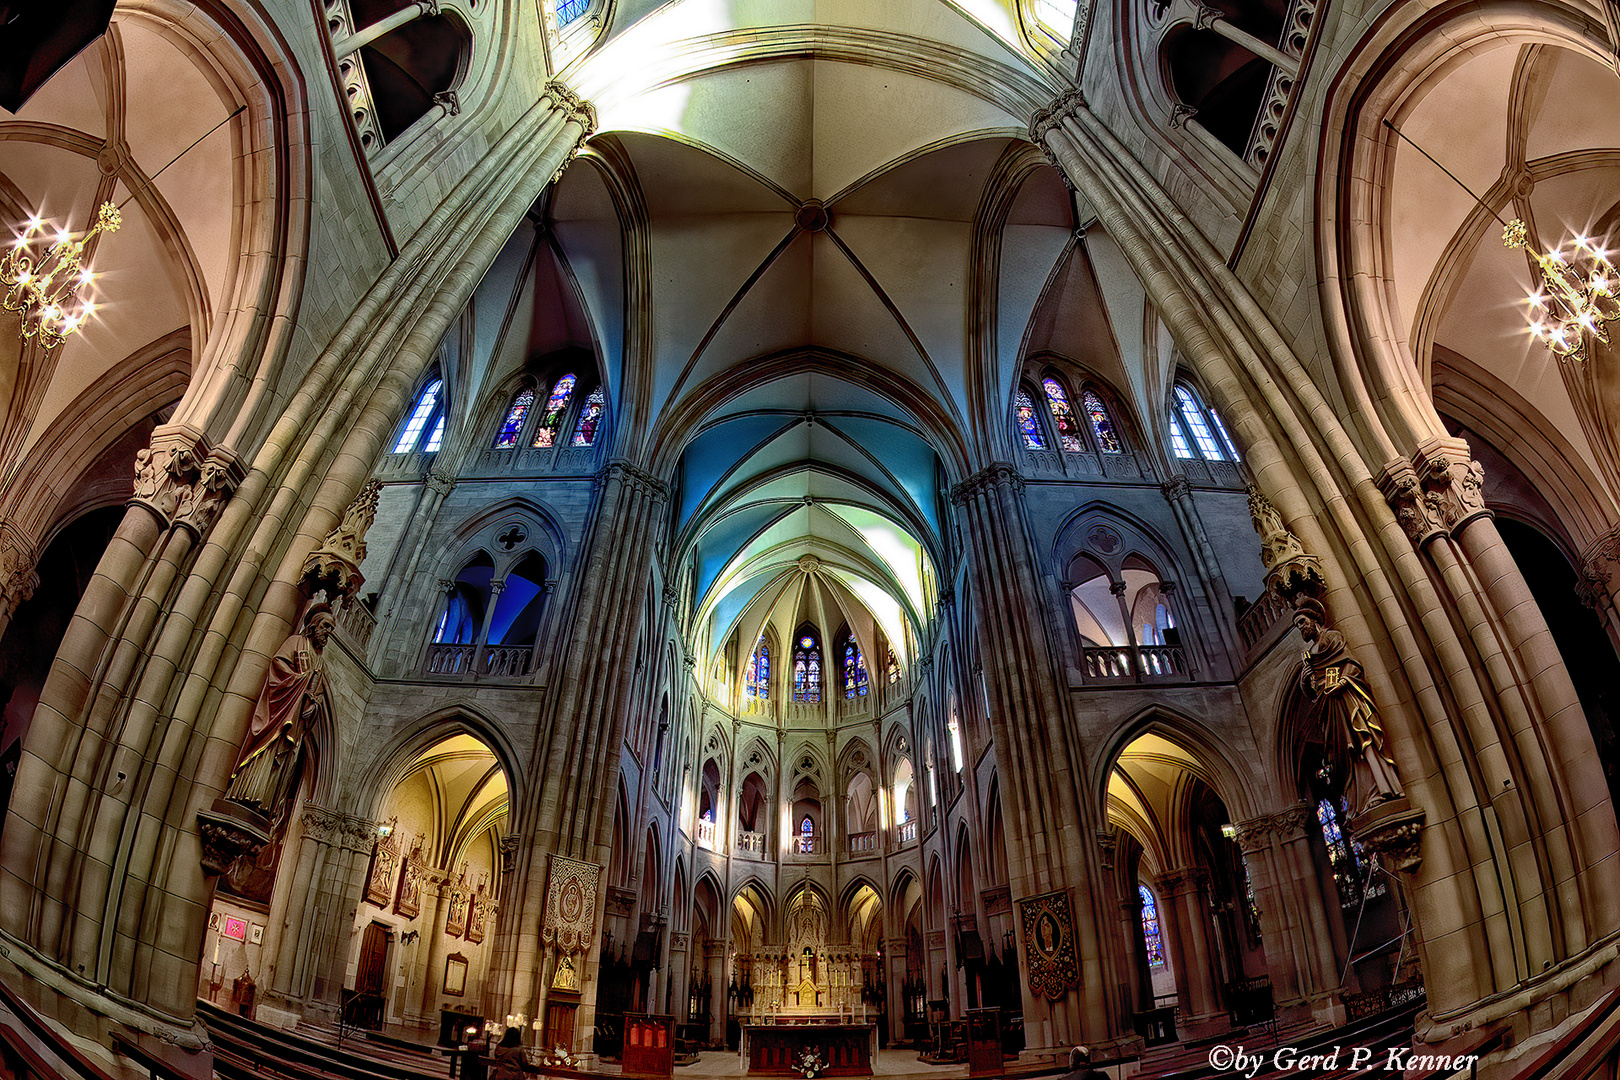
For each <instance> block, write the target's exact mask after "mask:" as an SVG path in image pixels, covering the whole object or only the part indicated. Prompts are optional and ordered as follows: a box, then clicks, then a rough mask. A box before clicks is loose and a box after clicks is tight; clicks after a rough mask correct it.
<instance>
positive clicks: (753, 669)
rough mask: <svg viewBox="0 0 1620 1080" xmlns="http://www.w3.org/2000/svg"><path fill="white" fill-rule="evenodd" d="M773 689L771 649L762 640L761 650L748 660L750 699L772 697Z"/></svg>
mask: <svg viewBox="0 0 1620 1080" xmlns="http://www.w3.org/2000/svg"><path fill="white" fill-rule="evenodd" d="M770 687H771V647H770V646H769V645H767V644H765V641H764V639H763V638H762V639H760V643H759V648H757V649H755V650H754V655H753V656H750V657H749V658H748V695H749V696H750V697H757V698H763V697H770V696H771V695H770Z"/></svg>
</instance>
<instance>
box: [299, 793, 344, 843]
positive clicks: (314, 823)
mask: <svg viewBox="0 0 1620 1080" xmlns="http://www.w3.org/2000/svg"><path fill="white" fill-rule="evenodd" d="M300 819H301V820H302V821H303V823H304V835H305V836H308V837H310V838H312V839H314V840H316V841H318V842H319V843H322V844H330V843H332V841H334V840H337V839H341V838H342V835H343V823H344V820H345V818H344V815H342V814H338V813H334V812H332V811H331V810H323V809H321V808H320V807H319V806H316V805H315V804H313V803H308V802H306V803H305V804H304V810H303V813H302V814H301V815H300Z"/></svg>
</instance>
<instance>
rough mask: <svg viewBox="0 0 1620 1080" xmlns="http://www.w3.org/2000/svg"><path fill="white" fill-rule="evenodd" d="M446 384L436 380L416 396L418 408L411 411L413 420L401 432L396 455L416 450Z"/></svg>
mask: <svg viewBox="0 0 1620 1080" xmlns="http://www.w3.org/2000/svg"><path fill="white" fill-rule="evenodd" d="M443 386H444V383H443V382H441V381H440V380H438V379H434V380H433V381H432V382H430V383H428V384H427V385H426V386H424V387H422V392H421V393H420V394H418V395H417V396H416V408H414V409H412V410H411V418H410V420H408V421H406V423H405V430H404V431H402V432H400V435H399V442H397V443H395V444H394V453H396V454H408V453H410V452H411V451H412V450H415V449H416V440H417V439H419V438H421V437H422V429H423V428H425V427H427V422H428V418H429V417H430V416H432V415H433V410H434V408H436V407H437V406H438V404H439V391H440V389H442V388H443Z"/></svg>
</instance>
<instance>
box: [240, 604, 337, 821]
mask: <svg viewBox="0 0 1620 1080" xmlns="http://www.w3.org/2000/svg"><path fill="white" fill-rule="evenodd" d="M336 625H337V623H336V620H335V619H333V617H332V609H331V608H330V607H328V606H327V605H325V604H316V605H314V606H313V607H311V608H310V609H309V611H307V612H305V614H304V626H303V629H302V630H301V631H300V632H299V633H296V634H294V635H292V636H291V637H289V638H288V639H287V640H286V641H284V642H282V645H281V648H279V649H277V650H276V654H275V656H273V657H271V659H270V673H269V675H267V676H266V677H265V681H264V689H263V691H261V692H260V694H259V701H258V704H257V705H255V706H254V708H253V724H252V726H251V727H250V729H249V731H248V739H247V743H246V744H245V745H244V746H243V747H242V758H241V760H240V761H239V762H238V763H237V766H236V769H235V771H233V772H232V773H231V779H230V783H229V784H228V785H227V786H226V788H225V798H227V799H229V800H230V801H231V802H235V803H240V804H241V805H243V806H246V807H248V808H250V809H252V810H254V811H255V812H257V813H258V814H260V815H262V816H263V817H264V818H265V820H267V821H268V822H269V823H270V827H271V829H272V830H275V829H278V828H279V827H280V825H281V823H282V821H283V820H284V819H285V818H286V816H287V814H288V812H289V811H290V810H291V809H292V803H293V799H294V798H295V797H296V796H297V794H298V786H299V783H300V781H301V780H302V779H303V775H304V764H305V762H306V760H307V759H308V757H309V752H308V747H309V743H310V742H311V741H312V740H313V739H314V738H315V737H316V732H317V731H319V730H320V728H321V727H322V726H323V725H324V724H326V723H327V722H328V721H329V720H330V718H331V715H332V706H331V703H330V701H329V700H328V699H327V693H326V675H325V673H324V672H323V671H322V670H321V663H320V661H321V653H322V651H323V650H324V649H325V648H326V643H327V641H328V640H329V639H330V638H331V636H332V630H333V628H334V627H335V626H336Z"/></svg>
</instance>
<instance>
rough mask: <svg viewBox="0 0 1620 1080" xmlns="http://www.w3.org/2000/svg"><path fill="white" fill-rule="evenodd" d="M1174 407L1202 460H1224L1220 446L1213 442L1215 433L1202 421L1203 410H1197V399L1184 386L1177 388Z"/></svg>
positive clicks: (1206, 422) (1224, 456)
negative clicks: (1179, 413)
mask: <svg viewBox="0 0 1620 1080" xmlns="http://www.w3.org/2000/svg"><path fill="white" fill-rule="evenodd" d="M1176 406H1177V408H1179V409H1180V410H1181V418H1182V420H1184V421H1186V424H1187V431H1188V433H1189V434H1191V435H1192V438H1193V442H1195V443H1196V444H1197V445H1198V452H1199V453H1200V454H1202V455H1204V460H1205V461H1224V460H1226V455H1225V454H1223V453H1221V448H1220V445H1219V444H1218V443H1216V442H1215V433H1214V431H1212V430H1211V429H1210V426H1209V422H1208V421H1206V420H1205V419H1204V410H1203V409H1201V408H1199V405H1198V399H1197V398H1195V397H1193V392H1192V391H1191V390H1189V389H1187V388H1186V387H1185V386H1177V387H1176ZM1187 456H1189V457H1191V456H1192V455H1190V454H1189V455H1187Z"/></svg>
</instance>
